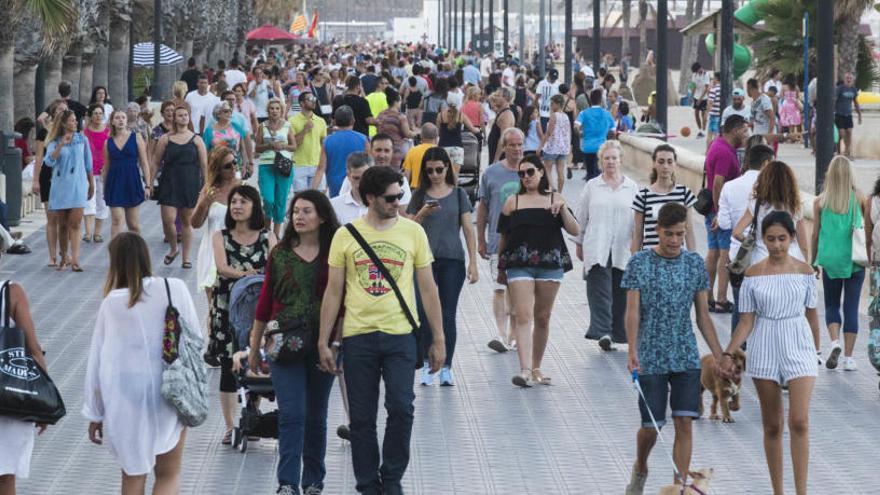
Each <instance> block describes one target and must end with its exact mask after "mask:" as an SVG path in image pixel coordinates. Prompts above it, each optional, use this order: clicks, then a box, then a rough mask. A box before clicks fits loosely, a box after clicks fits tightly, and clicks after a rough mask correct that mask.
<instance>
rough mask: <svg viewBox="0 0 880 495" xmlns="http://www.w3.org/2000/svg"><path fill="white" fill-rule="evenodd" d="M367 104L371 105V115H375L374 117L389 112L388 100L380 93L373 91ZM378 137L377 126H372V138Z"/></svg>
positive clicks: (367, 97) (368, 97)
mask: <svg viewBox="0 0 880 495" xmlns="http://www.w3.org/2000/svg"><path fill="white" fill-rule="evenodd" d="M366 99H367V103H369V104H370V113H372V114H373V117H378V116H379V114H380V113H382V112H384V111H385V110H388V98H387V97H385V93H380V92H378V91H373V92H372V93H370V94H368V95H367V96H366ZM375 135H376V126H374V125H371V126H370V137H373V136H375Z"/></svg>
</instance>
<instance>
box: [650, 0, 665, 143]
mask: <svg viewBox="0 0 880 495" xmlns="http://www.w3.org/2000/svg"><path fill="white" fill-rule="evenodd" d="M668 20H669V19H668V9H667V5H666V0H658V1H657V52H656V53H657V99H656V100H654V101H655V102H656V105H657V124H658V125H659V126H660V132H663V133H665V132H666V131H667V126H666V123H667V118H666V114H667V103H668V96H667V95H668V85H667V81H669V76H668V74H667V70H668V69H669V63H668V60H669V57H667V53H666V52H667V51H668V50H667V48H668V46H667V44H666V39H667V36H666V34H667V33H666V27H667V26H666V24H667V21H668Z"/></svg>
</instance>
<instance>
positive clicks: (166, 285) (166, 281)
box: [162, 277, 174, 308]
mask: <svg viewBox="0 0 880 495" xmlns="http://www.w3.org/2000/svg"><path fill="white" fill-rule="evenodd" d="M162 280H164V281H165V294H166V295H167V296H168V307H169V308H173V307H174V303H172V302H171V286H170V285H168V278H167V277H163V278H162Z"/></svg>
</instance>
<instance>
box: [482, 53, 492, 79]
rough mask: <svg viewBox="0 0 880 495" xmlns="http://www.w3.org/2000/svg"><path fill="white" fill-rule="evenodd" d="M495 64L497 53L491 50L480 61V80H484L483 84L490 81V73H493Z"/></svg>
mask: <svg viewBox="0 0 880 495" xmlns="http://www.w3.org/2000/svg"><path fill="white" fill-rule="evenodd" d="M494 65H495V54H494V53H491V52H490V53H489V54H488V55H486V56H485V57H483V60H481V61H480V80H481V81H482V83H483V86H485V85H486V84H488V83H489V74H491V73H492V69H493V68H494Z"/></svg>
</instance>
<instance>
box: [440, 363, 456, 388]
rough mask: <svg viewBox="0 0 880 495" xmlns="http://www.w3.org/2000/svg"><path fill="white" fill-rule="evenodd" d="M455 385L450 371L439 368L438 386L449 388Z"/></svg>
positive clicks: (447, 368)
mask: <svg viewBox="0 0 880 495" xmlns="http://www.w3.org/2000/svg"><path fill="white" fill-rule="evenodd" d="M453 385H455V383H453V382H452V370H451V369H450V368H449V367H448V366H444V367H442V368H440V386H441V387H451V386H453Z"/></svg>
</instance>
